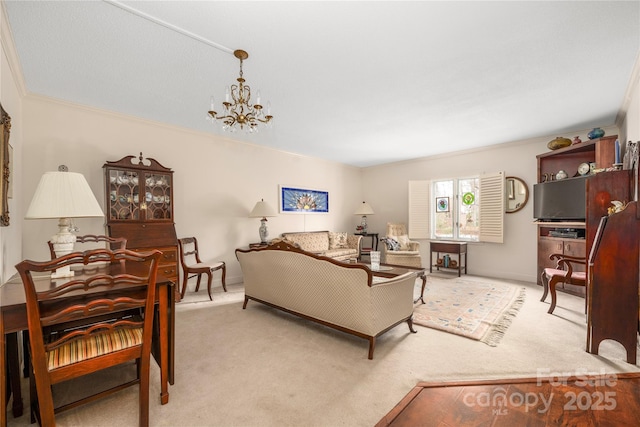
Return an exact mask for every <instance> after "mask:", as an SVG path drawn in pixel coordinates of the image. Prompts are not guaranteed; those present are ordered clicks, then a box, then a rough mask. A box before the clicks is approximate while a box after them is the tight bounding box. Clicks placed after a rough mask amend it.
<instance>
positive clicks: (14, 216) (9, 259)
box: [0, 7, 24, 282]
mask: <svg viewBox="0 0 640 427" xmlns="http://www.w3.org/2000/svg"><path fill="white" fill-rule="evenodd" d="M0 14H1V16H0V41H1V43H2V53H1V55H0V102H2V107H3V108H4V110H5V111H6V112H7V113H8V114H9V116H10V117H11V134H10V137H9V144H10V146H11V147H12V148H13V157H12V160H13V164H12V165H11V166H10V169H11V170H12V171H13V175H12V176H10V177H9V179H10V185H11V186H12V187H13V188H12V190H13V198H11V199H9V217H10V224H9V226H8V227H0V279H2V281H3V282H4V281H6V280H7V279H9V277H11V275H12V274H14V273H15V268H14V266H15V265H16V264H17V263H19V262H20V261H22V221H21V217H20V206H21V204H22V191H21V190H22V188H21V185H22V180H21V179H20V174H21V170H22V130H23V128H24V126H23V120H22V98H21V90H20V89H19V88H20V87H21V79H22V76H21V73H20V72H19V70H16V69H15V63H16V62H15V61H14V58H11V52H12V42H11V37H10V33H9V24H8V23H7V21H6V16H5V14H4V7H0Z"/></svg>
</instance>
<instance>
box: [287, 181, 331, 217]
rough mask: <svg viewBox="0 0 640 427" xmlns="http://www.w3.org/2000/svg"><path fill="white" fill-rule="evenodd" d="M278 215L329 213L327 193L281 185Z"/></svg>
mask: <svg viewBox="0 0 640 427" xmlns="http://www.w3.org/2000/svg"><path fill="white" fill-rule="evenodd" d="M280 213H329V192H328V191H322V190H311V189H306V188H297V187H288V186H284V185H281V186H280Z"/></svg>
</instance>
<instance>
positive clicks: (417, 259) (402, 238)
mask: <svg viewBox="0 0 640 427" xmlns="http://www.w3.org/2000/svg"><path fill="white" fill-rule="evenodd" d="M380 240H381V241H382V242H381V243H383V244H382V245H381V248H382V250H381V258H382V262H383V263H386V264H395V265H406V266H409V267H422V257H421V256H420V243H419V242H415V241H411V240H409V236H408V232H407V226H406V225H405V224H395V223H391V222H388V223H387V234H386V235H385V237H383V238H382V239H380Z"/></svg>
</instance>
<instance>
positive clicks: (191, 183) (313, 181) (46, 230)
mask: <svg viewBox="0 0 640 427" xmlns="http://www.w3.org/2000/svg"><path fill="white" fill-rule="evenodd" d="M24 121H25V123H28V124H34V125H28V126H26V127H25V130H24V152H23V155H24V170H25V173H24V174H23V180H24V182H23V189H24V194H25V199H24V203H23V206H22V209H23V212H24V211H26V209H27V207H28V204H29V202H30V200H31V196H32V195H33V193H34V192H35V188H36V186H37V184H38V181H39V179H40V176H41V175H42V173H44V172H46V171H50V170H56V169H57V167H58V165H60V164H65V165H67V166H68V167H69V170H71V171H74V172H80V173H82V174H84V175H85V177H86V178H87V181H88V182H89V185H90V186H91V188H92V190H93V192H94V193H95V195H96V197H97V199H98V201H99V202H100V204H101V206H103V207H104V204H105V200H104V197H105V196H104V188H103V187H104V184H103V183H104V176H103V169H102V166H103V164H104V163H105V161H108V160H109V161H115V160H120V159H121V158H122V157H124V156H127V155H134V156H137V155H138V154H139V152H142V153H143V155H144V156H145V157H152V158H154V159H156V160H157V161H158V162H160V163H161V164H162V165H164V166H166V167H169V168H171V169H173V170H174V191H175V192H174V197H175V199H174V201H175V206H174V209H175V211H174V214H175V222H176V231H177V233H178V237H183V236H190V235H195V236H196V237H197V238H198V241H199V244H200V249H201V252H202V254H203V255H204V257H205V258H206V260H213V259H218V260H223V261H225V262H226V263H227V266H228V268H227V277H228V280H229V282H230V283H233V282H237V281H240V280H241V278H240V269H239V265H238V263H237V261H236V259H235V254H234V250H235V249H236V248H238V247H242V246H247V245H248V244H249V243H250V242H256V241H259V236H258V227H259V225H260V221H259V219H256V218H248V214H249V212H250V211H251V209H252V208H253V206H254V205H255V203H256V202H257V201H259V200H260V199H261V198H264V200H265V201H267V202H268V203H270V204H271V205H272V206H273V207H274V208H275V209H277V206H278V185H279V184H285V185H296V186H302V187H307V188H313V189H324V190H328V191H329V197H330V199H329V203H330V213H329V214H315V215H299V214H282V215H278V216H277V217H275V218H269V222H268V226H269V233H270V237H276V236H277V235H279V234H280V233H282V232H285V231H302V230H305V229H306V230H336V231H338V230H345V231H346V230H353V229H354V228H355V223H356V222H357V218H355V217H354V215H353V211H354V210H355V209H356V207H357V205H358V204H359V203H361V191H362V190H361V181H360V169H358V168H355V167H351V166H346V165H342V164H338V163H332V162H327V161H324V160H319V159H314V158H309V157H303V156H298V155H293V154H288V153H283V152H279V151H276V150H273V149H268V148H263V147H260V146H257V145H251V144H246V143H241V142H237V141H232V140H228V139H224V138H222V137H219V136H216V135H214V134H213V133H211V134H209V133H199V132H191V131H188V130H185V129H182V128H177V127H172V126H166V125H163V124H159V123H155V122H150V121H145V120H139V119H136V118H133V117H127V116H123V115H119V114H111V113H108V112H105V111H102V110H97V109H92V108H85V107H82V106H77V105H72V104H68V103H64V102H59V101H54V100H50V99H45V98H42V97H35V96H28V97H26V98H25V100H24ZM36 123H37V125H35V124H36ZM21 216H22V213H19V214H18V216H17V217H16V219H18V221H19V220H20V218H21ZM56 224H57V221H56V220H24V239H23V244H24V248H23V256H24V257H25V258H32V259H46V257H47V255H48V249H47V246H46V241H47V240H48V239H49V237H50V236H51V235H53V234H54V233H55V232H56V230H57V227H56ZM76 224H77V225H78V226H79V227H80V231H79V233H80V234H88V233H91V234H94V233H103V232H104V220H102V219H95V218H94V219H90V218H86V219H78V220H76Z"/></svg>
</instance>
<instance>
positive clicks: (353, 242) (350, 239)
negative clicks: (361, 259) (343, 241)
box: [347, 234, 362, 255]
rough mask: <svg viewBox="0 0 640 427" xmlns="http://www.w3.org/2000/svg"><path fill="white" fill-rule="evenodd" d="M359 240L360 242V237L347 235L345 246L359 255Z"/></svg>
mask: <svg viewBox="0 0 640 427" xmlns="http://www.w3.org/2000/svg"><path fill="white" fill-rule="evenodd" d="M360 240H362V236H356V235H355V234H347V246H348V247H349V249H356V250H358V255H359V254H360V253H359V251H360Z"/></svg>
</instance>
